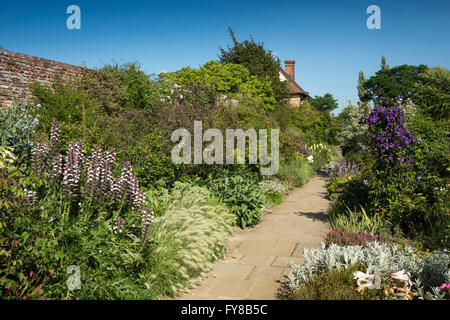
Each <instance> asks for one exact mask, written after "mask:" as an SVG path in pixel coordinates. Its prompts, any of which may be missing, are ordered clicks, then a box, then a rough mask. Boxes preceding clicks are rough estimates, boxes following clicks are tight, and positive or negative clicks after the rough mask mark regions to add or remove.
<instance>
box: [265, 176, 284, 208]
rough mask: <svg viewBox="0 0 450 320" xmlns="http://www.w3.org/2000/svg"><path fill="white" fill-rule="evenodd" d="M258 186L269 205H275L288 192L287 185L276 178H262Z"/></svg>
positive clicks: (281, 200) (280, 201)
mask: <svg viewBox="0 0 450 320" xmlns="http://www.w3.org/2000/svg"><path fill="white" fill-rule="evenodd" d="M259 187H260V188H261V190H262V191H264V193H265V196H266V199H267V201H268V202H269V204H270V205H277V204H280V203H282V202H283V196H284V195H285V194H287V193H288V192H289V186H288V185H287V184H285V183H281V182H279V181H277V180H264V181H261V182H260V183H259Z"/></svg>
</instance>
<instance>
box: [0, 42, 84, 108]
mask: <svg viewBox="0 0 450 320" xmlns="http://www.w3.org/2000/svg"><path fill="white" fill-rule="evenodd" d="M84 70H86V69H85V68H82V67H79V66H74V65H71V64H67V63H62V62H57V61H52V60H48V59H43V58H38V57H34V56H29V55H26V54H22V53H17V52H14V51H9V50H4V49H1V48H0V107H5V106H8V105H10V104H11V103H12V101H13V99H16V100H17V101H21V100H24V99H27V98H29V97H30V94H31V85H32V84H33V83H34V81H38V82H40V83H42V84H46V85H51V83H52V81H53V79H54V78H55V76H56V75H58V74H59V75H61V77H62V79H63V80H68V79H72V78H77V77H80V76H81V75H82V74H83V71H84Z"/></svg>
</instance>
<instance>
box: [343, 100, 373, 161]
mask: <svg viewBox="0 0 450 320" xmlns="http://www.w3.org/2000/svg"><path fill="white" fill-rule="evenodd" d="M369 112H370V106H369V105H368V104H366V103H358V105H357V106H355V105H354V104H352V103H351V102H350V103H349V105H348V106H347V107H345V108H344V109H342V111H341V113H340V114H339V116H338V117H337V121H338V123H339V127H340V129H339V131H338V133H337V134H336V140H337V141H338V142H339V146H340V147H341V149H342V153H343V154H344V155H346V154H351V153H356V152H358V151H360V150H361V149H362V147H363V146H364V145H366V144H367V125H366V124H360V121H361V120H362V119H363V118H364V117H366V116H368V115H369Z"/></svg>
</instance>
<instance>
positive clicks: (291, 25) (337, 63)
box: [0, 0, 450, 109]
mask: <svg viewBox="0 0 450 320" xmlns="http://www.w3.org/2000/svg"><path fill="white" fill-rule="evenodd" d="M72 4H76V5H78V6H79V7H80V9H81V30H69V29H67V27H66V19H67V17H69V14H67V13H66V9H67V7H68V6H69V5H72ZM372 4H375V5H378V6H379V7H380V9H381V30H369V29H368V28H367V27H366V20H367V18H368V17H369V14H367V13H366V9H367V7H368V6H369V5H372ZM449 13H450V1H449V0H428V1H414V0H410V1H400V0H397V1H393V0H387V1H376V0H369V1H366V0H345V1H344V0H338V1H325V0H315V1H301V0H296V1H281V0H280V1H265V0H258V1H245V0H240V1H234V0H228V1H211V0H210V1H178V0H171V1H167V0H165V1H152V0H149V1H132V0H128V1H125V0H121V1H118V0H109V1H100V0H98V1H81V0H71V1H2V4H1V9H0V45H1V46H2V47H3V48H5V49H8V50H13V51H17V52H21V53H26V54H30V55H35V56H38V57H44V58H48V59H52V60H57V61H62V62H66V63H71V64H76V65H80V64H81V63H83V62H84V63H85V64H86V65H87V66H88V67H101V66H103V65H104V64H107V63H112V62H119V63H121V62H127V61H139V62H140V63H141V64H142V68H143V69H144V71H146V72H148V73H158V72H160V71H175V70H177V69H179V68H181V67H184V66H187V65H190V66H192V67H198V66H199V65H202V64H203V63H205V62H206V61H208V60H212V59H217V54H218V53H219V47H226V46H227V44H229V43H230V42H231V40H230V37H229V34H228V32H227V28H228V27H231V28H232V29H233V30H234V31H235V33H236V36H237V38H238V40H245V39H248V38H249V37H250V36H253V37H254V39H255V40H256V41H261V42H264V45H265V47H266V48H268V49H270V50H272V51H273V52H274V53H275V54H277V56H278V57H279V58H280V60H281V61H284V60H285V59H295V60H296V80H297V82H298V83H299V84H300V85H301V86H302V87H303V88H304V89H305V90H306V91H308V92H310V94H311V95H313V96H314V95H323V94H325V93H327V92H330V93H332V94H333V95H334V96H335V97H336V98H337V99H338V101H339V105H340V109H341V108H342V107H344V106H345V105H347V100H348V99H351V100H352V101H353V102H355V101H357V91H356V84H357V79H358V72H359V71H360V70H362V71H364V73H365V75H366V77H369V76H370V75H373V74H374V73H375V72H376V71H377V70H378V69H379V65H380V59H381V56H383V55H384V56H386V58H387V62H388V64H389V65H390V66H395V65H401V64H413V65H417V64H421V63H423V64H426V65H428V66H436V65H441V66H444V67H446V68H450V41H449V39H450V19H449V18H450V16H449ZM282 65H284V63H282Z"/></svg>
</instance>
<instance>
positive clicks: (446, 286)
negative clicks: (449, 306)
mask: <svg viewBox="0 0 450 320" xmlns="http://www.w3.org/2000/svg"><path fill="white" fill-rule="evenodd" d="M439 289H440V290H442V291H445V290H448V289H450V283H443V284H442V285H441V286H440V287H439Z"/></svg>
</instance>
